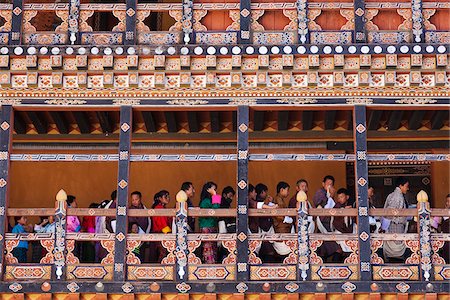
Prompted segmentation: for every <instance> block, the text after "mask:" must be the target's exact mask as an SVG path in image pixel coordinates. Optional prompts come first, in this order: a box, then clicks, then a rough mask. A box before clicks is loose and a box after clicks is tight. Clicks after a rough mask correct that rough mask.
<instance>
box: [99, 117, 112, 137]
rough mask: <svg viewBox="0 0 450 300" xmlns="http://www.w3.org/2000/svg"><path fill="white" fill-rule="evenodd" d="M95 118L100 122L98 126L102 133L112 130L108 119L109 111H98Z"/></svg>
mask: <svg viewBox="0 0 450 300" xmlns="http://www.w3.org/2000/svg"><path fill="white" fill-rule="evenodd" d="M97 118H98V121H99V122H100V127H101V128H102V131H103V133H105V134H106V133H111V132H112V131H113V127H112V123H111V121H110V119H109V113H108V112H107V111H98V112H97Z"/></svg>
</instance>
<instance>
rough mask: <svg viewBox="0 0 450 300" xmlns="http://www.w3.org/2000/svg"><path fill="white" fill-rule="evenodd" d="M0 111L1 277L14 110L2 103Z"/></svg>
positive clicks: (3, 260)
mask: <svg viewBox="0 0 450 300" xmlns="http://www.w3.org/2000/svg"><path fill="white" fill-rule="evenodd" d="M1 108H2V110H1V111H0V211H1V212H2V213H0V236H1V237H2V238H1V239H0V263H1V265H2V268H0V278H3V271H4V268H3V266H4V265H5V238H4V236H5V229H6V228H7V226H6V224H7V221H8V218H7V216H6V213H5V212H6V209H7V208H8V200H9V189H10V185H9V170H10V159H9V157H10V151H11V149H12V135H13V124H14V120H13V119H14V112H13V107H12V106H11V105H2V107H1Z"/></svg>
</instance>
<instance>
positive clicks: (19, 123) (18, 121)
mask: <svg viewBox="0 0 450 300" xmlns="http://www.w3.org/2000/svg"><path fill="white" fill-rule="evenodd" d="M14 131H15V132H16V133H17V134H26V133H27V123H25V121H24V120H23V118H22V116H21V115H20V114H19V112H18V111H15V112H14Z"/></svg>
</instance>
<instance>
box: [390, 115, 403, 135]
mask: <svg viewBox="0 0 450 300" xmlns="http://www.w3.org/2000/svg"><path fill="white" fill-rule="evenodd" d="M402 117H403V111H402V110H394V111H391V114H390V115H389V120H388V122H387V127H388V130H397V129H398V128H399V127H400V124H401V122H402Z"/></svg>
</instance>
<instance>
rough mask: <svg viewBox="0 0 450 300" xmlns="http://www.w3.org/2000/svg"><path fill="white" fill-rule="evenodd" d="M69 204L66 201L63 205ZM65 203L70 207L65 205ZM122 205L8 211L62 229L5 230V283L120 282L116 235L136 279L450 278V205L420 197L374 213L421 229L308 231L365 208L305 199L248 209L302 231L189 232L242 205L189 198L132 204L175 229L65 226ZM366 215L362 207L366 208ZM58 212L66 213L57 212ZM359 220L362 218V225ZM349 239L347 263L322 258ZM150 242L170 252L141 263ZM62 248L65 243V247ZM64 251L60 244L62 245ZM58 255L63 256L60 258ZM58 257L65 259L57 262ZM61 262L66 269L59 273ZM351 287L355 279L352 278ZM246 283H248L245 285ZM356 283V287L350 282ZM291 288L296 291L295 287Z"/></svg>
mask: <svg viewBox="0 0 450 300" xmlns="http://www.w3.org/2000/svg"><path fill="white" fill-rule="evenodd" d="M61 205H62V206H61ZM61 208H63V209H61ZM116 213H117V211H116V209H90V208H88V209H86V208H67V209H66V206H65V202H61V203H57V205H56V210H55V209H52V208H20V209H16V208H14V209H8V210H7V216H10V217H12V216H22V215H26V216H43V215H44V216H48V215H55V216H56V218H55V220H56V221H55V222H56V224H55V228H56V232H55V233H25V234H12V233H8V234H6V236H5V243H6V255H5V262H4V265H5V271H4V275H3V280H5V281H14V282H20V281H30V280H32V281H34V282H40V281H49V280H62V281H78V282H79V281H83V280H85V281H89V280H91V281H92V280H96V281H98V280H100V281H102V282H108V281H114V272H115V262H114V254H115V249H114V248H115V247H114V245H115V241H116V240H126V249H127V252H126V254H125V255H126V266H125V272H126V277H125V278H126V280H128V281H131V282H143V281H149V282H174V283H177V282H180V281H183V282H191V283H195V282H237V281H238V279H237V274H238V273H239V272H242V270H244V269H245V270H246V272H247V273H248V278H247V281H248V284H250V282H252V281H270V282H272V281H273V282H291V283H292V285H294V286H295V283H294V282H301V281H327V280H329V281H330V282H332V281H335V280H339V281H342V280H344V281H358V280H360V274H361V272H362V271H365V270H366V268H367V267H369V268H370V271H371V272H372V280H374V281H379V282H383V281H388V282H389V281H445V280H449V279H450V276H449V270H450V265H449V264H448V261H446V259H445V258H444V257H441V256H440V253H441V252H440V251H441V249H442V248H443V247H444V245H445V243H446V242H450V234H448V233H447V234H445V233H431V232H432V228H431V222H430V220H431V218H432V217H448V216H450V211H449V210H447V209H433V210H430V209H429V207H428V203H427V202H419V204H418V208H417V209H401V210H397V209H370V210H369V211H368V214H369V215H370V216H374V217H379V216H384V217H411V218H413V217H415V218H417V224H418V229H417V232H412V233H404V234H393V233H389V234H387V233H366V235H363V234H360V235H359V236H358V234H353V233H350V234H339V233H335V232H333V233H329V234H324V233H308V229H307V224H308V222H309V221H310V220H309V221H308V217H313V218H317V217H349V218H354V219H355V220H356V219H357V217H358V209H356V208H351V209H317V208H311V209H308V208H307V203H306V202H300V203H299V209H248V210H247V211H246V215H247V217H250V218H255V217H264V216H269V217H277V216H290V217H292V218H294V219H295V220H296V222H294V224H296V225H297V226H296V230H295V232H294V231H292V233H282V234H280V233H250V232H249V234H243V233H240V234H237V233H225V234H222V233H211V234H205V233H187V230H186V222H187V217H188V216H189V217H196V218H199V217H215V218H219V217H228V218H235V217H236V216H237V210H236V209H200V208H190V209H187V207H186V203H185V202H178V203H177V207H176V208H171V209H157V210H155V209H139V210H133V209H130V210H128V211H127V212H126V213H127V216H128V217H152V216H170V217H174V218H175V224H176V229H175V230H174V232H172V233H170V234H162V233H156V234H153V233H151V234H126V235H122V234H120V233H119V234H114V233H105V234H99V233H69V232H66V217H67V216H69V215H71V216H98V217H101V216H105V217H106V216H108V217H115V216H116ZM359 213H361V212H359ZM58 216H60V217H59V218H58ZM356 226H358V224H356ZM245 239H248V244H249V246H248V252H246V253H240V252H239V251H238V249H237V247H236V242H237V241H238V240H241V241H242V240H245ZM367 239H370V241H371V250H370V253H365V252H361V251H360V249H359V241H360V240H367ZM21 241H28V242H30V244H31V243H39V244H40V245H41V247H42V249H43V250H42V257H41V259H40V261H39V262H37V263H18V261H17V259H16V258H15V257H14V255H13V250H14V248H16V247H17V246H18V244H19V242H21ZM387 241H397V242H401V243H404V244H405V245H406V248H407V249H406V251H407V254H406V255H405V260H404V261H401V262H392V261H390V262H388V261H385V258H383V254H382V249H383V244H384V243H385V242H387ZM205 242H214V243H217V242H220V243H221V245H222V247H223V248H224V249H226V251H227V254H225V255H223V257H222V258H221V260H220V261H217V262H216V263H215V264H205V263H204V262H203V261H202V258H201V255H199V252H198V251H199V249H201V247H202V244H203V243H205ZM330 242H331V243H333V242H338V243H343V244H345V245H346V248H347V249H349V252H348V255H347V256H346V257H345V259H344V260H343V261H342V262H327V261H325V260H324V258H322V257H320V255H319V253H318V249H319V248H320V247H321V246H323V245H324V244H326V243H330ZM84 243H92V244H93V245H94V244H95V245H96V247H97V251H99V250H98V249H102V250H100V252H102V253H103V254H102V255H101V256H99V255H98V253H100V252H97V256H98V257H96V262H90V263H86V262H83V261H81V260H80V257H79V256H77V255H78V254H77V253H78V252H77V251H78V250H77V248H79V247H80V246H81V245H83V244H84ZM145 243H154V244H155V243H156V244H159V243H160V244H161V246H162V248H164V249H165V250H166V255H165V256H164V257H163V258H162V260H161V261H158V262H156V263H148V262H145V261H142V260H141V258H140V257H138V255H136V254H135V253H136V252H135V250H136V249H139V248H140V247H141V246H142V245H144V244H145ZM265 243H270V244H274V245H278V246H280V245H281V246H282V247H284V249H287V250H288V252H286V253H284V254H283V256H282V259H281V260H280V261H278V262H267V261H264V258H263V257H261V255H260V253H258V251H259V248H261V246H262V245H263V244H265ZM55 246H59V247H63V249H62V251H57V249H56V250H55ZM59 250H61V249H59ZM59 255H62V257H60V256H59ZM240 255H248V263H247V264H245V265H242V264H237V257H238V256H240ZM366 256H369V257H370V265H369V266H365V265H360V261H361V257H366ZM58 261H59V262H63V263H62V264H59V265H58ZM58 266H60V267H61V269H60V270H59V271H58ZM348 285H350V284H348ZM242 288H243V289H245V287H242ZM348 288H349V289H351V286H349V287H348ZM292 289H294V288H293V287H292Z"/></svg>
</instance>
